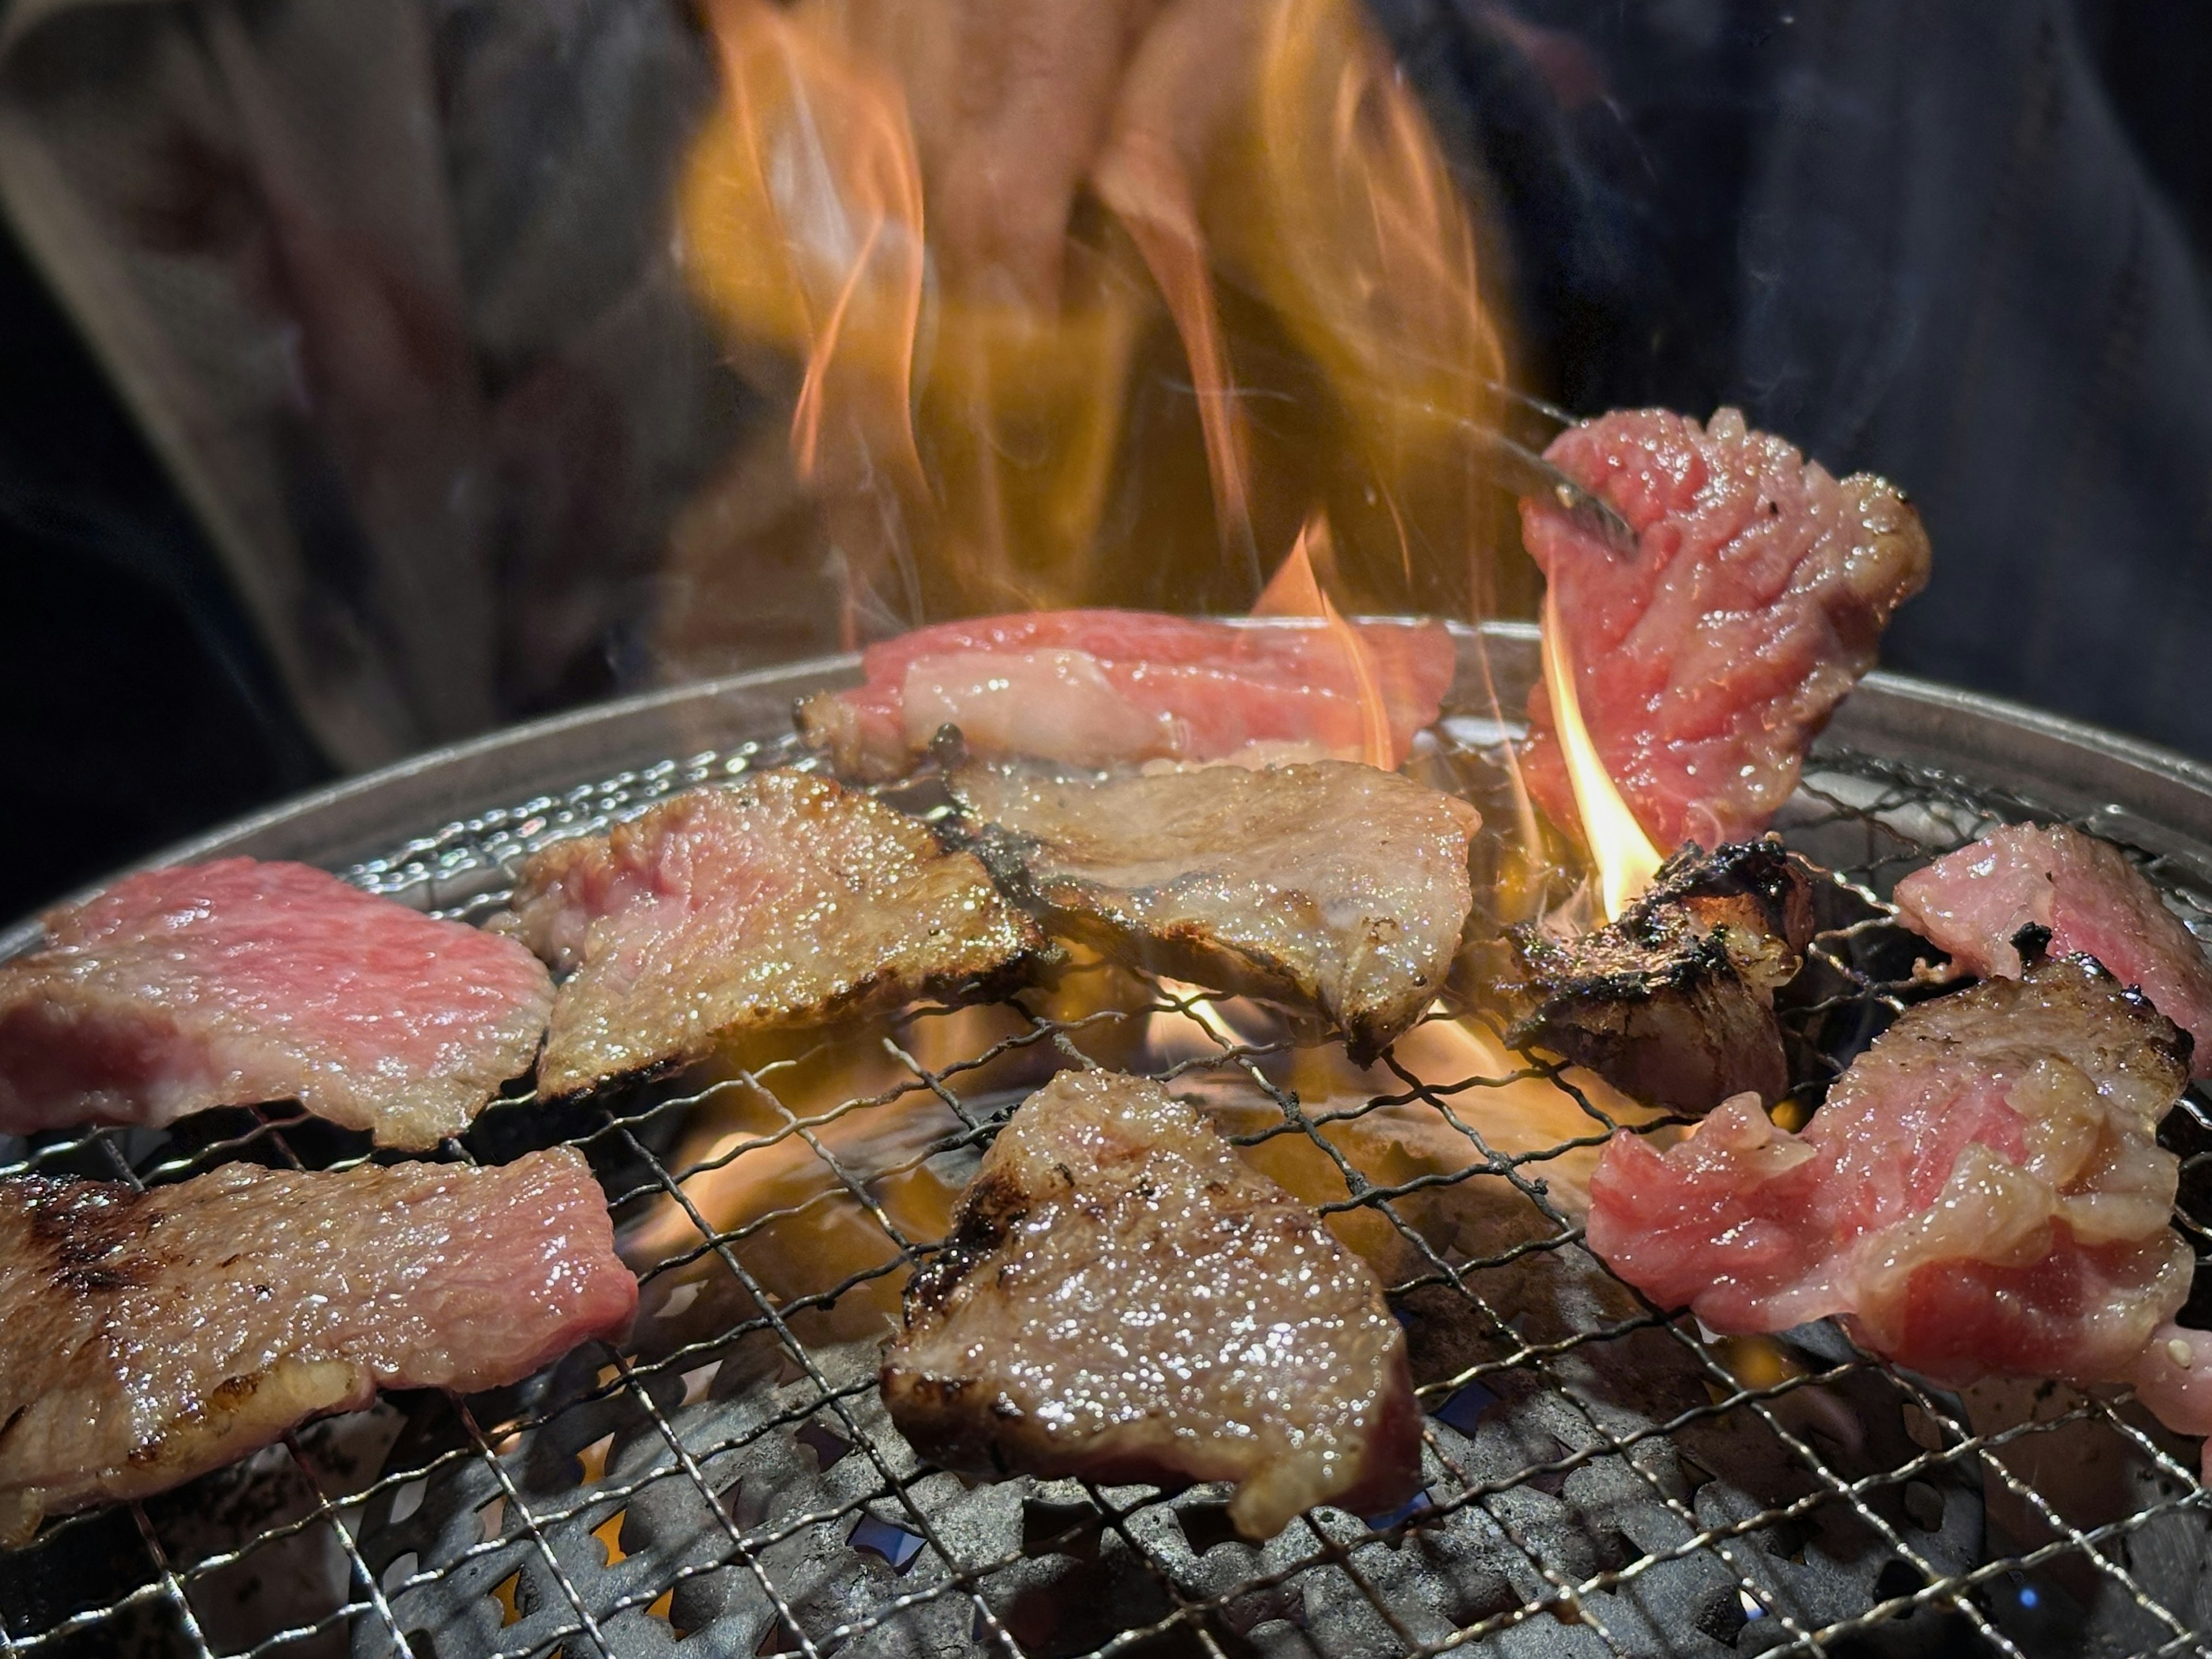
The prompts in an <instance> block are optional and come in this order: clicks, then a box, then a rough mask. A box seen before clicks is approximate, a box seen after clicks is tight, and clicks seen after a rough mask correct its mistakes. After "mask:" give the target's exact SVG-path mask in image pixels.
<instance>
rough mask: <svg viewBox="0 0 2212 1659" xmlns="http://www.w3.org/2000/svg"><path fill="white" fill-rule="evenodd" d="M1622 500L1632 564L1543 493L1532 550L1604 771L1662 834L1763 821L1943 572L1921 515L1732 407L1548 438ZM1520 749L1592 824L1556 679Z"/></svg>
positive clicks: (1554, 449) (1718, 835) (1657, 413)
mask: <svg viewBox="0 0 2212 1659" xmlns="http://www.w3.org/2000/svg"><path fill="white" fill-rule="evenodd" d="M1546 453H1547V456H1548V457H1549V459H1551V460H1552V461H1553V463H1554V464H1556V465H1558V466H1559V468H1560V470H1561V471H1565V473H1566V474H1567V475H1568V476H1569V477H1572V478H1573V479H1574V480H1575V481H1576V482H1577V483H1580V484H1582V485H1583V487H1584V488H1585V489H1590V490H1593V491H1595V493H1597V494H1598V495H1601V496H1603V497H1604V498H1605V499H1606V500H1607V501H1609V502H1611V503H1612V504H1613V507H1616V508H1618V509H1619V510H1620V513H1621V516H1622V517H1624V518H1625V519H1626V520H1628V523H1629V525H1630V526H1631V527H1632V529H1634V531H1635V532H1636V534H1637V550H1636V553H1635V556H1633V557H1632V558H1624V557H1622V556H1620V554H1617V553H1615V552H1614V551H1613V550H1612V549H1611V548H1609V547H1607V545H1606V544H1604V543H1602V542H1601V541H1600V540H1598V539H1597V538H1595V537H1594V536H1592V535H1590V534H1589V532H1586V531H1584V530H1583V529H1581V528H1579V527H1578V526H1577V525H1576V524H1575V523H1574V521H1573V520H1571V519H1569V518H1568V517H1567V516H1566V514H1565V513H1563V512H1562V511H1560V510H1559V507H1556V506H1555V505H1553V504H1551V503H1549V502H1546V501H1537V500H1528V501H1522V504H1521V522H1522V535H1523V538H1524V539H1525V540H1526V541H1527V543H1528V550H1529V552H1530V554H1531V555H1533V556H1534V558H1535V561H1536V562H1537V563H1538V564H1540V565H1541V566H1542V567H1543V568H1544V571H1545V574H1546V575H1547V577H1548V578H1549V580H1550V583H1551V606H1552V610H1551V614H1552V616H1553V618H1554V619H1555V620H1556V623H1557V626H1558V628H1559V632H1560V639H1561V641H1562V642H1564V644H1565V647H1566V649H1567V652H1568V654H1569V658H1570V660H1571V663H1572V665H1573V670H1574V676H1575V678H1574V686H1575V695H1576V698H1577V702H1579V704H1580V705H1581V708H1582V714H1583V721H1584V723H1585V724H1586V725H1587V726H1589V732H1590V738H1591V740H1592V742H1593V743H1594V744H1595V745H1596V749H1597V752H1598V756H1599V757H1600V758H1601V760H1603V761H1604V763H1605V767H1606V770H1607V773H1608V774H1610V775H1611V776H1612V778H1613V781H1614V783H1615V784H1616V785H1618V786H1619V787H1620V793H1621V794H1622V795H1623V796H1624V797H1625V798H1626V799H1627V801H1628V804H1629V805H1630V807H1631V808H1632V810H1633V811H1635V814H1636V816H1637V817H1638V820H1639V821H1640V822H1641V823H1643V825H1644V829H1646V830H1647V831H1648V832H1649V833H1650V836H1651V837H1652V839H1653V840H1654V841H1656V842H1657V843H1658V844H1659V845H1660V846H1661V847H1662V848H1673V847H1677V846H1680V844H1681V843H1682V842H1685V841H1695V842H1699V844H1700V845H1702V846H1705V847H1717V846H1719V845H1721V844H1722V843H1723V842H1733V841H1747V840H1749V839H1751V838H1752V837H1753V836H1757V835H1759V833H1760V832H1761V831H1763V830H1764V829H1765V828H1766V826H1767V824H1768V823H1769V822H1770V821H1771V819H1772V818H1773V816H1774V813H1775V811H1776V809H1777V808H1778V807H1779V806H1780V805H1782V803H1783V802H1784V801H1785V800H1787V799H1789V798H1790V791H1791V790H1792V789H1793V788H1794V787H1796V782H1797V774H1798V769H1799V767H1800V766H1801V765H1802V763H1803V760H1804V757H1805V749H1806V745H1807V744H1809V743H1810V742H1811V741H1812V740H1813V738H1814V735H1815V734H1816V733H1817V732H1819V731H1820V728H1821V727H1822V726H1825V725H1826V723H1827V720H1828V716H1829V715H1830V714H1832V712H1833V711H1834V709H1835V707H1836V705H1837V704H1838V702H1841V701H1842V700H1843V698H1844V694H1845V693H1846V692H1848V691H1849V690H1850V689H1851V687H1852V685H1853V684H1856V683H1857V680H1858V678H1859V676H1860V675H1862V674H1863V673H1865V672H1866V671H1867V670H1868V669H1869V668H1871V667H1872V666H1873V665H1874V661H1875V645H1876V642H1877V641H1879V640H1880V638H1881V630H1882V629H1883V628H1884V627H1885V626H1886V625H1887V623H1888V621H1889V618H1890V615H1891V613H1892V612H1893V611H1895V610H1896V609H1897V607H1898V606H1899V605H1901V604H1903V603H1904V601H1905V599H1908V598H1910V597H1911V595H1912V594H1914V593H1916V592H1919V590H1920V589H1921V587H1923V586H1924V585H1925V584H1926V582H1927V580H1928V559H1929V554H1928V538H1927V536H1926V534H1925V532H1923V531H1922V529H1921V527H1920V519H1919V515H1918V514H1917V513H1915V512H1914V511H1913V510H1912V508H1911V507H1910V506H1909V505H1908V504H1907V503H1906V501H1905V497H1904V496H1903V495H1899V493H1898V492H1897V490H1895V489H1893V488H1892V487H1891V486H1890V485H1889V484H1887V483H1884V482H1883V481H1882V480H1881V479H1880V478H1877V477H1873V476H1872V475H1871V474H1869V473H1855V474H1853V475H1852V476H1851V477H1848V478H1844V479H1842V480H1840V481H1838V479H1836V478H1834V477H1831V476H1830V475H1829V474H1828V473H1827V472H1826V471H1825V470H1823V469H1822V468H1821V467H1820V465H1818V464H1817V463H1814V462H1812V461H1808V460H1807V459H1804V458H1803V457H1802V455H1800V454H1799V453H1797V451H1796V449H1794V448H1792V447H1790V445H1789V444H1787V443H1785V442H1784V441H1782V440H1781V439H1779V438H1775V437H1770V436H1769V435H1766V434H1765V433H1763V432H1754V431H1753V430H1751V429H1750V428H1747V426H1745V424H1744V422H1743V416H1741V415H1740V414H1738V413H1737V412H1736V411H1735V410H1732V409H1723V410H1721V411H1720V412H1719V413H1718V414H1717V415H1715V416H1713V418H1712V420H1711V422H1710V423H1708V424H1706V425H1704V426H1700V425H1699V423H1698V422H1696V421H1693V420H1691V419H1689V418H1687V417H1686V416H1680V415H1674V414H1670V413H1668V411H1666V410H1620V411H1616V412H1615V413H1613V414H1610V415H1605V416H1600V417H1599V418H1598V419H1596V420H1594V421H1586V422H1583V424H1582V425H1580V426H1578V427H1576V428H1572V429H1571V430H1570V431H1568V432H1565V433H1563V434H1561V435H1560V436H1559V438H1558V439H1556V440H1555V441H1553V444H1552V446H1551V447H1550V449H1548V450H1547V452H1546ZM1528 720H1529V726H1530V732H1529V738H1528V745H1527V747H1526V748H1525V750H1523V751H1522V765H1523V767H1524V769H1525V770H1526V774H1527V776H1528V783H1529V787H1530V788H1531V789H1532V790H1533V791H1534V793H1535V795H1536V798H1537V799H1538V801H1539V802H1540V804H1541V805H1542V806H1543V808H1544V810H1545V811H1547V813H1549V814H1550V815H1551V817H1552V818H1553V820H1554V821H1555V822H1556V823H1560V824H1563V825H1565V826H1567V827H1570V828H1572V827H1573V826H1575V825H1576V824H1577V823H1579V821H1580V820H1579V818H1578V817H1577V814H1576V811H1575V804H1574V793H1573V790H1572V788H1571V786H1570V784H1569V782H1568V780H1567V774H1566V769H1565V763H1564V762H1563V760H1562V758H1561V755H1560V751H1559V742H1558V739H1557V737H1556V735H1555V733H1554V729H1553V713H1552V705H1551V699H1550V697H1549V696H1548V695H1547V693H1546V690H1545V688H1544V684H1543V682H1542V681H1541V679H1540V680H1539V681H1538V682H1537V683H1536V685H1535V686H1534V689H1533V690H1531V691H1530V692H1529V694H1528Z"/></svg>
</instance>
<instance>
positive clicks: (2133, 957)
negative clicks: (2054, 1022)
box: [1896, 823, 2212, 1077]
mask: <svg viewBox="0 0 2212 1659" xmlns="http://www.w3.org/2000/svg"><path fill="white" fill-rule="evenodd" d="M1896 898H1897V908H1898V912H1899V915H1900V916H1902V918H1903V919H1904V921H1905V924H1906V925H1907V926H1908V927H1911V928H1912V929H1913V930H1914V931H1915V932H1917V933H1921V934H1922V935H1923V936H1924V937H1926V938H1927V939H1929V940H1931V941H1932V942H1933V943H1935V944H1936V945H1939V946H1941V947H1942V949H1943V950H1945V951H1948V952H1949V953H1950V956H1951V958H1952V960H1953V961H1954V962H1956V963H1959V964H1960V966H1961V967H1963V968H1965V969H1966V970H1967V971H1968V972H1969V973H1973V974H1979V975H1983V976H1984V977H1987V976H1988V975H1992V974H2002V975H2004V976H2005V977H2006V978H2008V979H2017V978H2019V977H2020V975H2021V949H2020V945H2021V934H2022V931H2023V930H2032V931H2030V932H2029V933H2028V939H2030V940H2034V939H2040V940H2041V942H2042V948H2043V949H2044V950H2045V951H2048V952H2049V953H2050V954H2051V955H2052V956H2073V955H2076V954H2079V955H2082V956H2091V957H2096V958H2097V960H2098V961H2100V962H2101V963H2104V964H2105V966H2106V967H2107V968H2109V969H2112V972H2113V974H2114V975H2116V976H2117V977H2118V979H2119V981H2120V982H2121V983H2122V984H2124V985H2133V986H2135V987H2137V988H2138V989H2139V990H2141V991H2142V994H2144V995H2145V996H2147V997H2148V998H2149V999H2150V1000H2151V1001H2152V1002H2154V1003H2155V1004H2156V1005H2157V1006H2158V1011H2159V1012H2160V1013H2161V1014H2164V1015H2165V1016H2166V1018H2168V1019H2170V1020H2172V1022H2173V1023H2174V1024H2177V1025H2179V1026H2180V1027H2181V1028H2182V1029H2183V1030H2186V1031H2187V1032H2188V1033H2189V1034H2190V1036H2192V1037H2193V1038H2195V1039H2196V1042H2197V1050H2196V1067H2197V1076H2198V1077H2212V963H2207V962H2206V961H2205V959H2204V947H2203V945H2199V944H2198V943H2197V938H2196V936H2195V935H2194V934H2193V933H2191V932H2190V931H2189V929H2188V928H2186V927H2184V926H2183V925H2182V922H2181V918H2180V917H2179V916H2177V915H2174V914H2173V912H2172V911H2171V910H2169V909H2167V908H2166V906H2165V905H2163V904H2162V903H2160V902H2159V896H2158V893H2157V890H2155V889H2154V888H2153V887H2152V886H2151V884H2150V883H2148V881H2146V880H2144V879H2143V877H2142V872H2141V871H2139V870H2137V869H2136V867H2135V866H2134V865H2132V864H2130V863H2129V862H2128V859H2127V855H2126V854H2124V853H2122V852H2121V851H2120V849H2119V848H2117V847H2114V846H2112V844H2111V843H2110V842H2102V841H2099V840H2098V839H2097V838H2096V837H2095V836H2085V835H2083V834H2081V832H2080V831H2079V830H2077V829H2069V828H2067V826H2066V825H2064V824H2063V823H2058V824H2053V825H2051V827H2050V828H2049V829H2039V828H2037V827H2036V826H2035V825H2033V824H2027V823H2018V824H2008V825H2006V826H2005V827H2004V828H2003V829H1998V830H1996V831H1995V832H1993V833H1992V834H1990V836H1988V837H1986V838H1985V839H1984V840H1981V841H1978V842H1974V843H1973V844H1972V846H1969V847H1962V848H1960V849H1959V850H1958V851H1957V852H1955V853H1953V854H1948V856H1946V857H1944V858H1940V859H1938V860H1936V862H1935V863H1933V864H1931V865H1929V866H1928V867H1927V868H1926V869H1925V870H1920V871H1916V872H1914V873H1913V874H1911V875H1909V876H1907V877H1906V878H1905V879H1904V880H1903V881H1900V882H1899V883H1898V884H1897V893H1896ZM2031 954H2033V951H2031Z"/></svg>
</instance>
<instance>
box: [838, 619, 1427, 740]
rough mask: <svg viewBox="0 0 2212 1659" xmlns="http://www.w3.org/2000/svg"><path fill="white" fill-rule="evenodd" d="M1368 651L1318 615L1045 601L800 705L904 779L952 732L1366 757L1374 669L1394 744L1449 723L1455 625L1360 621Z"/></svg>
mask: <svg viewBox="0 0 2212 1659" xmlns="http://www.w3.org/2000/svg"><path fill="white" fill-rule="evenodd" d="M1353 626H1354V627H1355V628H1356V629H1358V639H1359V642H1360V644H1361V646H1362V647H1363V651H1362V653H1361V654H1362V657H1363V660H1360V661H1358V662H1355V661H1354V660H1353V658H1352V653H1351V652H1350V651H1349V650H1347V649H1346V646H1345V643H1344V641H1343V639H1342V637H1341V636H1340V635H1338V634H1336V633H1334V631H1332V630H1331V629H1328V628H1327V627H1325V626H1323V625H1322V624H1321V623H1304V622H1299V621H1270V622H1267V623H1243V624H1239V623H1226V622H1209V621H1203V620H1200V619H1198V618H1195V617H1170V616H1164V615H1160V614H1158V613H1154V612H1147V611H1030V612H1026V613H1024V614H1023V615H1020V616H1014V617H982V618H981V619H979V620H975V621H972V622H953V623H939V624H938V625H937V626H935V627H933V628H924V629H917V630H915V632H913V633H911V634H905V635H901V636H900V637H899V638H897V639H895V640H887V641H884V642H883V643H882V644H879V645H872V646H870V647H868V648H867V649H866V651H865V652H863V653H861V659H860V661H861V666H862V669H863V670H864V671H865V672H866V675H867V683H866V684H865V685H862V686H860V687H857V688H855V689H854V690H849V691H838V692H824V693H823V694H821V695H820V696H815V697H812V698H810V699H808V701H807V702H805V704H804V705H803V706H802V708H800V711H799V727H800V730H801V731H802V732H804V733H805V736H806V738H807V740H808V741H809V742H811V743H812V744H815V745H816V746H817V747H818V748H823V749H825V750H828V751H829V754H830V755H831V757H832V758H833V760H834V763H835V764H836V768H837V769H838V770H839V771H840V772H842V773H843V774H845V775H848V776H855V777H866V778H888V777H896V776H899V775H902V774H903V773H905V772H906V771H907V770H908V769H909V768H910V767H911V766H912V764H913V763H914V761H915V757H917V756H919V755H921V753H922V752H923V751H924V750H927V748H928V747H929V744H930V742H931V740H932V739H933V738H934V737H935V736H936V735H937V732H938V731H939V728H941V727H943V726H958V727H959V728H960V730H961V731H962V732H963V733H964V734H965V736H966V738H967V740H968V743H969V745H970V746H971V747H972V748H973V749H975V750H976V752H978V753H980V754H987V755H1030V756H1036V757H1040V758H1042V759H1046V760H1055V761H1064V762H1066V763H1069V764H1071V765H1074V766H1110V765H1114V764H1116V763H1125V762H1126V763H1135V762H1139V761H1145V760H1154V759H1165V760H1188V761H1208V760H1219V759H1223V758H1225V757H1228V756H1230V755H1232V754H1234V753H1236V752H1237V750H1240V749H1243V748H1245V747H1247V746H1248V745H1250V744H1274V745H1280V744H1296V745H1302V746H1306V747H1310V748H1312V749H1315V750H1319V751H1321V752H1323V753H1327V754H1331V755H1336V756H1340V757H1350V758H1355V759H1356V758H1358V757H1361V756H1362V755H1363V754H1364V752H1365V749H1364V740H1365V736H1366V716H1365V714H1364V712H1363V708H1362V703H1361V690H1362V687H1361V680H1362V678H1363V676H1364V677H1365V678H1367V679H1368V680H1369V681H1370V683H1371V685H1372V689H1373V691H1374V693H1375V695H1376V696H1379V697H1380V698H1381V700H1382V702H1383V708H1384V711H1385V717H1386V719H1387V721H1388V724H1389V731H1390V737H1391V741H1392V743H1393V744H1395V754H1394V755H1393V756H1392V757H1391V761H1392V763H1393V764H1394V765H1395V763H1397V762H1398V761H1399V760H1400V759H1402V758H1403V757H1404V755H1405V752H1406V749H1407V745H1408V744H1410V743H1411V742H1412V740H1413V733H1414V732H1417V731H1419V729H1420V728H1421V727H1423V726H1427V725H1429V724H1430V723H1431V721H1433V720H1435V719H1436V717H1437V708H1438V707H1439V706H1440V704H1441V703H1442V702H1443V696H1444V693H1445V692H1446V691H1447V690H1449V689H1450V686H1451V681H1452V673H1453V669H1454V666H1455V653H1454V650H1453V646H1452V641H1451V635H1449V633H1447V632H1446V631H1445V630H1444V628H1443V624H1441V623H1418V624H1408V623H1355V624H1353Z"/></svg>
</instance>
